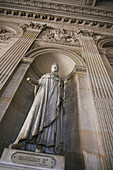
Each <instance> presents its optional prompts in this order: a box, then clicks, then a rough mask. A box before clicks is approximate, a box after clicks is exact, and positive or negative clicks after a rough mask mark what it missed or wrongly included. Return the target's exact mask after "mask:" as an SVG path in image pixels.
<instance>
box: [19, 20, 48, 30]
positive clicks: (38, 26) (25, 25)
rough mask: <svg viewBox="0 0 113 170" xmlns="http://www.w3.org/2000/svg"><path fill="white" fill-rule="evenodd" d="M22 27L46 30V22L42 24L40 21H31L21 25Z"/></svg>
mask: <svg viewBox="0 0 113 170" xmlns="http://www.w3.org/2000/svg"><path fill="white" fill-rule="evenodd" d="M20 26H21V28H22V29H23V30H24V31H26V30H31V29H32V30H45V29H46V24H40V23H33V22H30V23H29V24H24V25H20Z"/></svg>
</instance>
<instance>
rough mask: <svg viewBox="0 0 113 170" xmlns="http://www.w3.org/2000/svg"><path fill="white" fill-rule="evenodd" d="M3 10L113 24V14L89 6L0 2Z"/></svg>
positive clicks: (10, 0)
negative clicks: (10, 9)
mask: <svg viewBox="0 0 113 170" xmlns="http://www.w3.org/2000/svg"><path fill="white" fill-rule="evenodd" d="M0 6H1V8H2V7H3V8H4V7H5V8H12V9H15V10H19V9H21V10H24V11H27V10H28V11H29V10H30V11H32V12H36V11H37V10H38V12H41V13H42V12H44V13H49V14H50V13H52V14H57V15H58V14H59V15H63V16H67V15H68V16H72V17H74V16H75V14H76V16H78V17H83V16H84V18H88V19H89V20H92V19H94V18H95V19H97V16H98V19H99V18H100V20H104V21H106V22H107V21H108V22H113V19H112V18H113V12H112V11H109V10H108V9H107V10H105V9H104V10H102V9H100V8H99V9H98V8H90V7H88V6H82V7H81V6H78V5H77V6H76V5H71V4H70V5H69V4H62V3H55V2H50V3H48V2H44V1H43V2H41V1H38V2H37V1H31V0H30V1H22V0H19V1H12V0H5V1H3V0H0ZM50 9H51V10H50ZM57 11H58V12H57Z"/></svg>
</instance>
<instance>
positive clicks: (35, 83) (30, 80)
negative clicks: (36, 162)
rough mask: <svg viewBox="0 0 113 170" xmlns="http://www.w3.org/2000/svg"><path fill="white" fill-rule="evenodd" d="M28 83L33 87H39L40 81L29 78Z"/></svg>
mask: <svg viewBox="0 0 113 170" xmlns="http://www.w3.org/2000/svg"><path fill="white" fill-rule="evenodd" d="M27 81H28V82H29V83H31V84H32V85H33V86H35V85H36V86H37V85H38V81H36V80H33V79H31V78H30V77H28V78H27Z"/></svg>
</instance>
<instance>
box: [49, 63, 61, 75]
mask: <svg viewBox="0 0 113 170" xmlns="http://www.w3.org/2000/svg"><path fill="white" fill-rule="evenodd" d="M58 71H59V65H58V64H56V63H54V64H52V66H51V72H56V73H57V72H58Z"/></svg>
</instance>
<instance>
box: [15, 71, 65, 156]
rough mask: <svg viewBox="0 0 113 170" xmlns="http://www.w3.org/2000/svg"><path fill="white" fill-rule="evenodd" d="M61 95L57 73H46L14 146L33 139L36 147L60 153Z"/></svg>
mask: <svg viewBox="0 0 113 170" xmlns="http://www.w3.org/2000/svg"><path fill="white" fill-rule="evenodd" d="M62 94H63V81H62V80H61V78H60V77H59V75H58V74H57V73H48V74H45V75H44V76H42V77H41V79H39V81H38V90H37V93H36V96H35V99H34V101H33V104H32V106H31V109H30V111H29V113H28V116H27V118H26V120H25V122H24V124H23V126H22V129H21V131H20V133H19V135H18V137H17V139H16V141H15V142H14V145H16V144H18V143H19V142H20V141H21V140H26V139H27V141H29V140H30V139H32V138H33V137H35V139H36V140H35V145H36V146H38V145H41V146H43V147H44V148H50V147H53V149H54V151H55V153H60V150H61V148H62V143H63V139H62V138H63V135H62V125H63V123H62V121H63V95H62Z"/></svg>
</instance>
